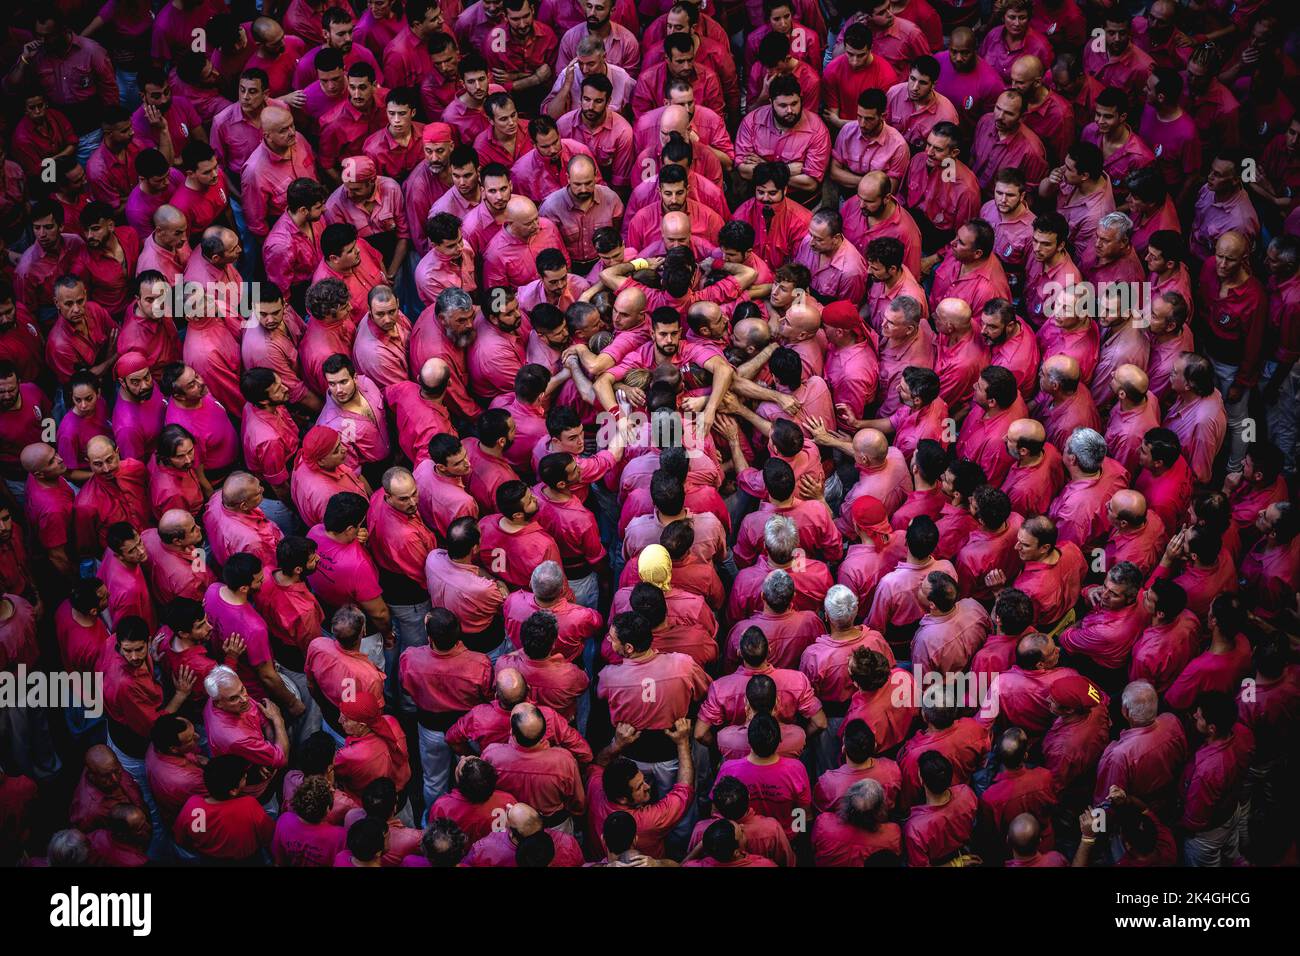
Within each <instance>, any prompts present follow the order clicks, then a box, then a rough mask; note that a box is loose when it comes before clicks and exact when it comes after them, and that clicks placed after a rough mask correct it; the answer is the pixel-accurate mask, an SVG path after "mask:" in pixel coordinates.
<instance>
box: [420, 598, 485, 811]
mask: <svg viewBox="0 0 1300 956" xmlns="http://www.w3.org/2000/svg"><path fill="white" fill-rule="evenodd" d="M424 627H425V632H426V635H427V637H428V644H427V646H425V647H410V648H407V649H406V650H404V651H403V652H402V656H401V660H400V661H399V664H398V674H399V681H400V683H401V686H402V689H403V690H404V691H405V692H406V694H408V695H410V698H411V700H412V701H413V703H414V705H415V719H416V722H417V724H418V725H419V726H418V729H417V733H418V737H419V743H420V766H421V768H422V772H423V775H424V802H425V805H426V806H429V807H433V806H435V805H436V804H437V802H438V801H439V799H440V798H441V797H442V796H443V794H445V793H447V788H448V786H449V784H450V779H451V758H452V751H451V748H450V747H449V746H448V744H447V731H448V730H449V729H450V728H451V726H452V725H453V724H455V723H456V722H457V721H458V720H460V718H462V717H464V716H465V714H466V713H467V712H468V711H469V710H470V709H471V708H473V707H474V706H475V705H477V704H480V703H483V702H485V701H487V700H489V699H490V698H491V695H492V683H491V681H492V664H491V663H490V662H489V660H488V658H487V655H486V654H480V653H478V652H476V651H471V650H469V649H468V648H467V647H466V646H465V644H464V642H463V641H462V637H463V633H462V630H461V625H460V621H459V620H457V618H456V617H455V616H454V615H453V614H452V613H451V612H450V611H448V610H447V609H446V608H441V607H437V608H434V609H433V610H432V611H430V612H429V614H428V615H427V616H426V617H425V619H424ZM457 822H463V821H460V820H458V821H457Z"/></svg>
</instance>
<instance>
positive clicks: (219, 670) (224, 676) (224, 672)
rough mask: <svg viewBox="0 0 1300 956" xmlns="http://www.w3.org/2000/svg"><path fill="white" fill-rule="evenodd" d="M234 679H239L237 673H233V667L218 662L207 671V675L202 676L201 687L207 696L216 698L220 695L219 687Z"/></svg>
mask: <svg viewBox="0 0 1300 956" xmlns="http://www.w3.org/2000/svg"><path fill="white" fill-rule="evenodd" d="M236 680H239V675H238V674H236V673H235V671H234V669H233V668H230V667H227V666H226V665H225V664H218V665H217V666H216V667H214V668H212V670H210V671H208V676H207V677H205V678H203V689H204V690H205V691H206V692H207V695H208V696H209V697H211V698H212V699H213V700H216V699H217V698H218V697H219V696H220V695H221V688H223V687H225V686H226V685H227V684H229V683H230V682H231V681H236Z"/></svg>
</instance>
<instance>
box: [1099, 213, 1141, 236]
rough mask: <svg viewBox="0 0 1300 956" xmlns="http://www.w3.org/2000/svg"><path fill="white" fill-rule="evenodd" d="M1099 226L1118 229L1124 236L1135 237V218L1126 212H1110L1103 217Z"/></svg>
mask: <svg viewBox="0 0 1300 956" xmlns="http://www.w3.org/2000/svg"><path fill="white" fill-rule="evenodd" d="M1097 226H1098V227H1099V228H1101V229H1118V230H1119V233H1120V235H1121V236H1122V237H1123V238H1125V239H1132V238H1133V220H1132V219H1130V218H1129V217H1128V215H1127V214H1126V213H1122V212H1108V213H1106V215H1104V216H1102V217H1101V220H1100V221H1099V222H1098V223H1097Z"/></svg>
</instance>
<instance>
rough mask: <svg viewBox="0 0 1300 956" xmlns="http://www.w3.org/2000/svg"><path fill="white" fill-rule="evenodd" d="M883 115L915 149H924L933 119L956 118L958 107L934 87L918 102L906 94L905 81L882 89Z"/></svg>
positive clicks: (941, 120) (938, 121) (952, 119)
mask: <svg viewBox="0 0 1300 956" xmlns="http://www.w3.org/2000/svg"><path fill="white" fill-rule="evenodd" d="M900 72H903V73H906V72H907V71H906V70H903V71H900ZM885 117H886V119H887V120H888V122H889V125H890V126H892V127H893V128H894V129H896V130H898V132H899V133H900V134H902V136H903V138H904V139H905V140H907V145H908V146H909V147H910V148H911V149H912V150H913V151H915V152H920V151H922V150H924V149H925V140H926V137H928V136H929V135H930V130H932V129H934V126H935V124H936V123H956V122H957V121H958V116H957V108H956V107H955V106H953V105H952V101H951V100H949V99H948V97H946V96H944V95H943V94H942V93H939V92H937V91H936V92H935V94H934V98H933V99H931V100H930V102H929V103H926V104H924V105H922V104H918V103H916V102H914V101H913V100H912V99H910V98H909V97H908V95H907V82H906V81H903V82H901V83H895V84H894V85H893V86H891V87H890V88H889V89H888V90H886V91H885Z"/></svg>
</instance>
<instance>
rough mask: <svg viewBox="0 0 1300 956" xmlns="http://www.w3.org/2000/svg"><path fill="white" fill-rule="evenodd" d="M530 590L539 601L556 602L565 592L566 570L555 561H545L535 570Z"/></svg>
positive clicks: (529, 586) (530, 578)
mask: <svg viewBox="0 0 1300 956" xmlns="http://www.w3.org/2000/svg"><path fill="white" fill-rule="evenodd" d="M528 588H529V590H531V591H532V592H533V596H534V597H536V598H537V599H538V600H539V601H554V600H555V599H556V598H557V597H559V596H560V593H561V592H562V591H563V590H564V569H563V568H561V567H560V566H559V565H558V564H556V563H555V562H554V561H543V562H542V563H541V564H539V565H538V566H537V567H535V568H533V573H532V575H531V576H530V577H529V579H528Z"/></svg>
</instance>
